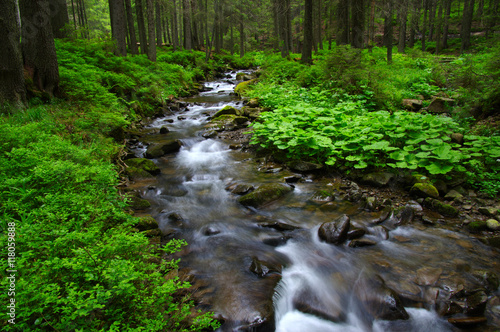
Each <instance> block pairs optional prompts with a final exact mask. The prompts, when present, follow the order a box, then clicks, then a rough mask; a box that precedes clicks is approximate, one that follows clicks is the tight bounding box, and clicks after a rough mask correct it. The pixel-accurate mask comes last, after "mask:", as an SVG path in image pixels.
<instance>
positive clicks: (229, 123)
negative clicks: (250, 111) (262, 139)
mask: <svg viewBox="0 0 500 332" xmlns="http://www.w3.org/2000/svg"><path fill="white" fill-rule="evenodd" d="M247 122H248V118H246V117H244V116H238V115H234V114H223V115H221V116H218V117H216V118H213V119H212V120H211V121H210V123H209V124H208V125H206V126H205V128H207V129H208V130H215V131H223V130H228V131H231V130H236V129H240V128H245V127H246V125H245V124H246V123H247Z"/></svg>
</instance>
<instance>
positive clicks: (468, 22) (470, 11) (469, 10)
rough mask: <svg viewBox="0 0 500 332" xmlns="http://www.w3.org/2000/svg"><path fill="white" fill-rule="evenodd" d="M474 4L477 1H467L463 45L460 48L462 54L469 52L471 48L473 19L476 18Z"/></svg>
mask: <svg viewBox="0 0 500 332" xmlns="http://www.w3.org/2000/svg"><path fill="white" fill-rule="evenodd" d="M474 3H475V0H466V1H465V4H464V14H463V17H462V29H461V31H460V38H461V39H462V45H461V47H460V52H461V53H463V52H465V51H466V50H468V49H469V48H470V46H471V43H470V34H471V28H472V17H473V16H474Z"/></svg>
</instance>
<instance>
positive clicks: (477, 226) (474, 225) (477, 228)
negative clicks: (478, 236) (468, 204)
mask: <svg viewBox="0 0 500 332" xmlns="http://www.w3.org/2000/svg"><path fill="white" fill-rule="evenodd" d="M467 229H468V230H469V231H470V232H472V233H479V232H481V231H485V230H486V229H487V226H486V221H484V220H477V221H473V222H471V223H469V224H467Z"/></svg>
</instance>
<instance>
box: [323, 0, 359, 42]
mask: <svg viewBox="0 0 500 332" xmlns="http://www.w3.org/2000/svg"><path fill="white" fill-rule="evenodd" d="M358 1H363V0H358ZM316 22H317V26H316V28H317V30H316V31H317V32H316V42H317V43H318V49H320V50H322V49H323V36H322V33H321V32H322V30H323V1H322V0H318V11H317V20H316Z"/></svg>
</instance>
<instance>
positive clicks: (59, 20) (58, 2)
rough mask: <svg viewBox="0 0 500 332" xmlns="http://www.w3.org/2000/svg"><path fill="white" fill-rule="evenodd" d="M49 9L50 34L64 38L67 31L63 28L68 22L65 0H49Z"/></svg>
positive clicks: (66, 35)
mask: <svg viewBox="0 0 500 332" xmlns="http://www.w3.org/2000/svg"><path fill="white" fill-rule="evenodd" d="M49 3H50V11H51V15H50V17H51V20H50V24H51V25H52V34H53V35H54V37H55V38H66V37H68V33H67V31H66V29H65V26H66V24H69V15H68V6H67V4H66V0H50V1H49Z"/></svg>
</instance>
